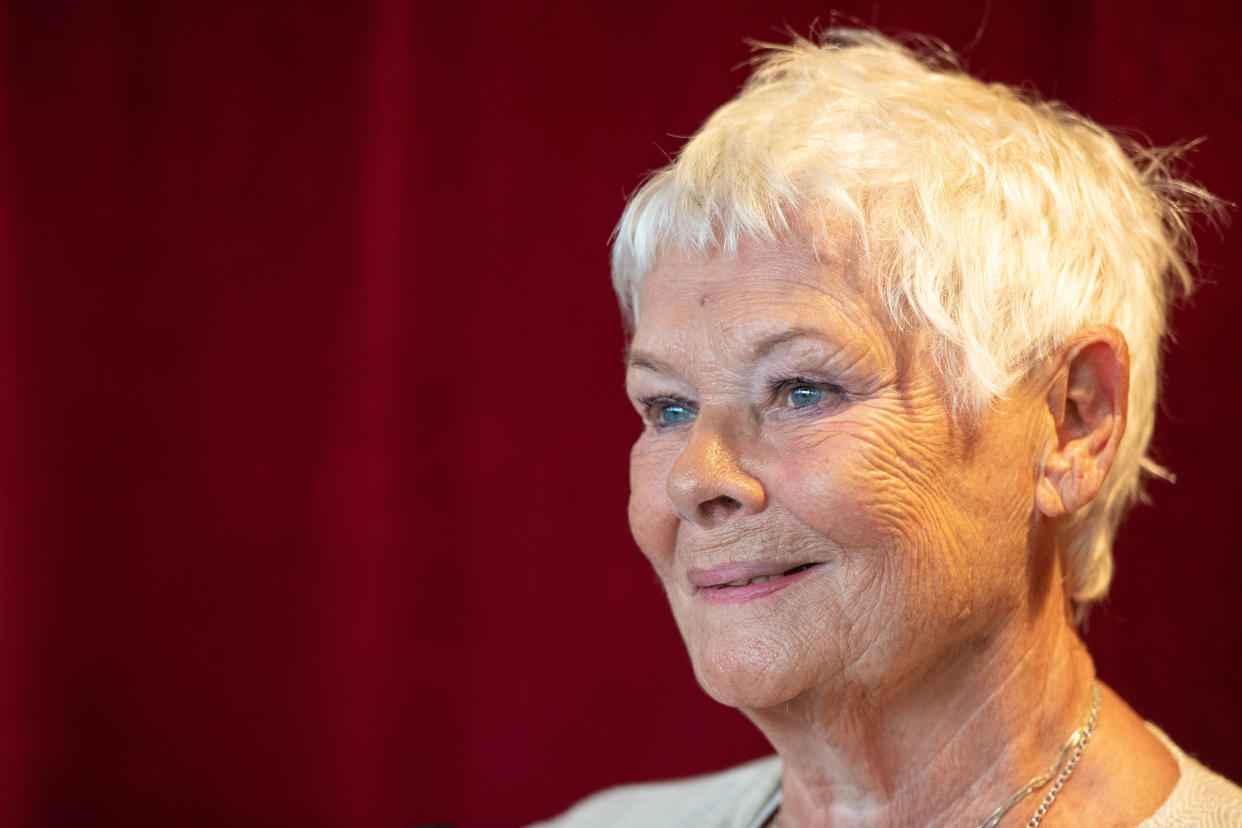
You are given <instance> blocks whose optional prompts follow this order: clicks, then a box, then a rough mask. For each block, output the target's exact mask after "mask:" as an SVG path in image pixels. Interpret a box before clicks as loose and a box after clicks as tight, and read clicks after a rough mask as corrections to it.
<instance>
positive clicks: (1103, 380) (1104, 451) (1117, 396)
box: [1035, 325, 1130, 517]
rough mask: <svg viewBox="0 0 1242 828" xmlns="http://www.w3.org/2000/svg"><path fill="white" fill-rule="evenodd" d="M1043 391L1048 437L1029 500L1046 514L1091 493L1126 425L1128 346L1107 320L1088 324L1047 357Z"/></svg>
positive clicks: (1062, 510)
mask: <svg viewBox="0 0 1242 828" xmlns="http://www.w3.org/2000/svg"><path fill="white" fill-rule="evenodd" d="M1052 362H1053V364H1054V365H1056V370H1055V373H1054V375H1053V380H1052V386H1051V387H1050V388H1049V390H1048V398H1047V404H1048V413H1049V414H1050V415H1051V420H1052V428H1053V432H1054V437H1053V440H1052V441H1051V443H1050V445H1049V447H1048V455H1047V457H1046V458H1045V459H1044V466H1043V470H1042V472H1041V473H1040V479H1039V484H1038V485H1037V487H1036V489H1035V505H1036V507H1037V508H1038V509H1039V511H1040V512H1042V513H1043V514H1045V515H1047V516H1048V517H1057V516H1059V515H1063V514H1067V513H1069V512H1072V511H1074V510H1075V509H1078V508H1079V507H1081V506H1083V505H1085V504H1086V503H1087V502H1089V501H1090V500H1091V498H1093V497H1095V495H1096V493H1097V492H1098V491H1099V490H1100V486H1101V485H1102V484H1103V483H1104V478H1105V477H1106V476H1107V475H1108V470H1109V469H1110V468H1111V467H1112V465H1113V458H1114V457H1115V456H1116V454H1117V446H1118V444H1119V443H1120V442H1121V435H1122V434H1124V433H1125V430H1126V406H1127V403H1128V401H1129V397H1130V351H1129V349H1128V348H1127V346H1126V338H1125V336H1124V335H1122V333H1121V331H1119V330H1117V329H1116V328H1114V327H1113V326H1112V325H1092V326H1091V327H1089V328H1086V329H1084V330H1082V331H1080V332H1079V333H1078V334H1077V335H1075V336H1073V337H1071V338H1070V340H1069V341H1068V342H1066V343H1065V344H1064V345H1062V346H1061V348H1060V349H1058V351H1057V353H1056V355H1054V357H1053V361H1052Z"/></svg>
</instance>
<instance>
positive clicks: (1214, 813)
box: [1141, 724, 1242, 828]
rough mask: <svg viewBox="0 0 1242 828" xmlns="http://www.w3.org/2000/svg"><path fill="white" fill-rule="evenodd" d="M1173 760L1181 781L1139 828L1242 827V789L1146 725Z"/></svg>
mask: <svg viewBox="0 0 1242 828" xmlns="http://www.w3.org/2000/svg"><path fill="white" fill-rule="evenodd" d="M1148 727H1150V728H1151V730H1152V732H1153V733H1155V734H1156V736H1157V737H1159V739H1160V740H1161V741H1162V742H1164V745H1165V747H1167V748H1168V749H1169V752H1170V753H1172V754H1173V757H1174V758H1175V759H1176V760H1177V765H1178V769H1179V770H1180V771H1181V778H1179V779H1178V780H1177V786H1176V787H1174V788H1173V792H1172V793H1171V794H1169V798H1168V799H1167V800H1165V802H1164V804H1163V805H1161V806H1160V809H1159V810H1157V811H1156V813H1154V814H1153V815H1152V816H1151V818H1150V819H1148V820H1146V821H1145V822H1143V824H1142V826H1141V828H1238V826H1242V788H1239V787H1238V786H1237V785H1235V784H1233V783H1232V782H1230V781H1229V780H1228V779H1226V778H1225V777H1223V776H1221V775H1219V774H1216V773H1213V772H1212V771H1210V770H1208V769H1207V768H1205V767H1204V766H1203V765H1201V764H1199V763H1198V762H1197V761H1195V760H1194V759H1193V758H1192V757H1190V756H1188V755H1186V753H1185V752H1184V751H1182V749H1181V748H1179V747H1178V746H1177V745H1175V744H1173V740H1172V739H1170V738H1169V737H1168V736H1166V735H1165V734H1164V733H1163V732H1162V731H1161V730H1160V729H1159V728H1157V727H1155V726H1154V725H1151V724H1149V725H1148Z"/></svg>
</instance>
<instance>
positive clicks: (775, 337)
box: [625, 326, 832, 374]
mask: <svg viewBox="0 0 1242 828" xmlns="http://www.w3.org/2000/svg"><path fill="white" fill-rule="evenodd" d="M798 339H813V340H815V341H817V342H820V343H825V344H827V343H830V342H831V341H832V340H831V338H830V337H829V336H828V335H827V333H826V332H824V331H821V330H819V329H817V328H807V327H802V326H799V327H794V328H789V329H787V330H783V331H778V332H776V333H774V334H771V335H770V336H765V337H764V338H763V339H761V340H759V341H758V342H756V343H755V345H754V347H753V348H752V349H751V354H750V359H751V362H758V361H759V360H761V359H764V358H765V357H767V356H768V355H769V354H771V353H772V352H773V351H774V350H776V349H777V348H779V347H781V346H782V345H787V344H789V343H790V342H793V341H794V340H798ZM625 367H626V368H640V369H642V370H645V371H651V372H653V373H657V374H672V373H675V372H674V370H673V367H672V366H671V365H670V364H669V363H667V362H665V361H664V360H662V359H660V358H659V357H657V356H655V355H653V354H649V353H647V352H646V351H638V350H635V349H633V348H629V347H627V348H626V349H625Z"/></svg>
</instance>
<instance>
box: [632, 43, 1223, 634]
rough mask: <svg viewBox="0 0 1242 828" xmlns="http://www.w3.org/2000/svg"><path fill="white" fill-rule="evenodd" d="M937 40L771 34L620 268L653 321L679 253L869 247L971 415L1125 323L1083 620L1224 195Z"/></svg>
mask: <svg viewBox="0 0 1242 828" xmlns="http://www.w3.org/2000/svg"><path fill="white" fill-rule="evenodd" d="M924 47H925V48H923V49H921V50H920V51H919V52H917V53H916V52H915V51H914V50H912V49H911V48H908V47H906V46H904V45H902V44H899V43H897V42H894V41H893V40H890V39H888V38H886V37H884V36H882V35H879V34H877V33H875V32H871V31H866V30H857V29H833V30H829V31H827V32H826V33H825V34H824V35H823V36H822V41H821V43H818V44H817V43H814V42H811V41H809V40H804V39H801V38H798V39H795V40H794V41H793V42H792V43H791V44H789V45H783V46H768V47H766V51H765V52H764V53H763V54H761V55H760V57H759V58H757V59H756V65H755V70H754V72H753V73H752V75H751V77H750V78H749V80H748V81H747V82H746V84H745V86H744V87H743V89H742V91H741V92H740V93H739V94H738V95H737V97H735V98H734V99H733V100H731V101H729V102H728V103H726V104H725V105H724V106H722V107H720V108H719V109H718V110H716V112H715V113H713V114H712V116H711V117H710V118H709V119H708V120H707V122H706V123H705V124H704V125H703V127H702V128H701V129H700V130H699V131H698V132H697V133H696V134H695V135H694V136H693V137H692V138H691V139H690V141H689V142H688V143H687V144H686V145H685V146H684V147H683V148H682V149H681V151H680V152H679V153H678V155H677V157H676V159H675V160H674V161H673V163H671V164H669V166H667V167H665V168H664V169H662V170H659V171H657V172H655V173H654V174H652V175H651V176H650V178H648V180H647V181H646V183H645V184H643V186H642V187H640V188H639V190H638V191H637V192H636V193H635V194H634V195H633V197H632V198H631V199H630V201H629V203H628V205H627V206H626V208H625V212H624V214H623V215H622V217H621V221H620V224H619V225H618V227H617V230H616V234H615V238H614V243H613V250H612V273H613V284H614V287H615V288H616V291H617V296H618V298H619V300H620V303H621V306H622V311H623V313H624V314H625V316H626V320H627V323H628V324H629V325H630V326H631V327H632V326H633V325H634V324H636V322H637V316H638V314H639V313H640V312H641V310H640V308H639V307H638V296H639V291H640V289H641V286H642V281H643V278H644V276H645V275H646V274H647V273H649V272H650V271H651V270H652V269H653V268H654V267H655V266H656V264H657V263H658V261H659V259H660V258H661V257H662V256H664V255H666V254H668V253H669V252H671V251H674V250H676V251H679V252H682V253H697V254H701V255H704V256H707V255H710V254H712V253H713V252H723V253H725V254H727V255H732V254H735V253H736V251H737V246H738V242H739V241H740V240H742V239H743V238H749V239H755V240H760V241H772V242H775V241H777V240H780V239H782V238H784V237H788V236H790V235H792V234H794V233H797V232H800V231H805V229H806V228H808V227H809V229H810V233H811V236H812V241H813V243H814V244H815V247H816V249H817V250H820V251H823V250H832V249H836V250H838V251H840V250H842V246H843V244H845V245H848V247H850V248H852V249H854V250H861V251H864V253H863V254H862V255H865V256H867V257H868V262H867V264H868V265H869V270H870V272H871V273H872V278H874V280H875V287H876V289H877V292H878V295H879V296H880V297H881V299H882V300H883V304H884V307H885V310H886V312H887V314H888V315H889V318H890V321H891V322H892V323H893V325H894V326H895V327H897V328H903V327H909V326H910V325H919V326H923V327H925V328H926V329H928V330H929V331H930V332H931V334H932V343H933V344H932V348H933V355H934V358H935V362H936V365H937V367H938V369H939V371H940V372H941V374H942V377H943V378H944V381H945V386H946V388H947V394H948V396H949V400H948V402H949V403H950V404H951V405H952V407H953V408H954V410H957V411H959V412H968V413H970V414H971V415H977V414H978V412H979V411H981V410H982V408H983V407H985V406H987V405H989V404H991V403H992V402H993V401H994V400H995V399H997V398H998V397H1001V396H1003V395H1004V394H1005V392H1006V390H1007V389H1009V388H1010V387H1011V385H1012V384H1013V383H1015V382H1016V381H1018V380H1020V379H1021V378H1022V377H1023V376H1024V375H1025V374H1026V373H1027V372H1028V371H1029V370H1030V368H1031V367H1032V366H1033V365H1034V364H1035V362H1036V361H1037V360H1039V359H1040V358H1042V357H1044V356H1046V355H1048V354H1050V353H1052V352H1053V351H1054V350H1055V349H1056V348H1057V347H1058V346H1060V345H1061V344H1062V343H1064V342H1065V341H1066V340H1067V339H1068V338H1069V337H1070V336H1072V335H1073V334H1075V333H1077V332H1078V331H1080V330H1082V329H1083V328H1084V327H1086V326H1088V325H1090V324H1093V323H1101V322H1103V323H1108V324H1111V325H1114V326H1116V327H1117V328H1118V329H1120V330H1121V332H1122V333H1123V334H1124V335H1125V337H1126V340H1127V342H1128V343H1129V349H1130V365H1131V378H1130V398H1129V424H1128V427H1127V429H1126V432H1125V436H1124V437H1123V439H1122V441H1121V444H1120V446H1119V447H1118V451H1117V455H1116V458H1115V460H1114V462H1113V468H1112V471H1111V473H1110V474H1109V475H1108V477H1107V479H1106V480H1105V483H1104V485H1103V487H1102V488H1101V490H1100V492H1099V494H1098V495H1097V496H1096V497H1095V499H1094V500H1092V501H1091V503H1089V504H1088V505H1086V506H1084V507H1083V508H1082V509H1080V510H1079V511H1078V512H1076V513H1075V514H1073V515H1071V516H1070V519H1069V520H1068V521H1067V533H1066V535H1065V536H1064V544H1065V550H1066V554H1067V565H1068V569H1069V577H1070V583H1069V584H1068V589H1069V594H1070V597H1071V600H1072V601H1073V602H1074V605H1075V607H1076V608H1077V610H1078V612H1079V615H1080V617H1081V616H1082V614H1083V613H1084V612H1085V609H1086V608H1087V607H1089V606H1090V605H1091V604H1092V603H1094V602H1095V601H1098V600H1100V599H1101V598H1102V597H1103V596H1104V594H1105V593H1106V592H1107V590H1108V585H1109V582H1110V580H1111V579H1112V572H1113V560H1112V545H1113V537H1114V535H1115V534H1116V529H1117V525H1118V523H1119V522H1120V520H1121V517H1122V516H1123V514H1124V513H1125V512H1126V510H1127V509H1128V508H1129V506H1130V505H1131V504H1132V503H1133V502H1134V500H1135V499H1136V498H1137V497H1138V496H1139V494H1140V483H1141V480H1140V478H1141V471H1142V470H1144V469H1145V470H1147V471H1148V472H1151V473H1155V474H1164V471H1163V469H1161V468H1160V466H1158V465H1157V464H1155V463H1154V462H1153V461H1152V460H1151V459H1150V458H1148V457H1147V449H1148V445H1149V443H1150V441H1151V435H1152V429H1153V425H1154V421H1155V400H1156V393H1157V386H1158V381H1159V379H1158V374H1159V362H1160V348H1161V341H1162V339H1163V338H1164V335H1165V331H1166V315H1167V308H1168V304H1169V301H1170V299H1171V298H1173V297H1174V296H1176V295H1179V294H1183V293H1185V292H1187V291H1189V289H1190V287H1191V267H1192V264H1193V261H1194V240H1193V237H1192V236H1191V234H1190V232H1189V226H1188V217H1189V216H1190V214H1191V213H1192V212H1195V211H1197V210H1208V211H1210V210H1212V209H1214V206H1215V202H1214V200H1213V199H1212V197H1211V196H1210V195H1209V194H1208V193H1207V192H1206V191H1204V190H1202V189H1201V188H1199V187H1197V186H1195V185H1193V184H1189V183H1187V182H1184V181H1179V180H1177V179H1176V178H1175V177H1173V176H1172V175H1171V174H1170V173H1169V171H1168V165H1167V162H1168V160H1169V159H1170V158H1171V157H1172V156H1173V155H1174V153H1173V151H1168V150H1165V151H1162V150H1155V149H1151V148H1143V147H1140V146H1138V145H1137V144H1134V143H1132V142H1126V143H1127V145H1128V146H1129V148H1128V151H1127V150H1126V149H1123V148H1122V141H1121V139H1119V138H1117V137H1115V136H1113V135H1111V134H1110V133H1109V132H1108V131H1106V130H1105V129H1103V128H1101V127H1100V126H1098V125H1096V124H1095V123H1093V122H1091V121H1090V120H1088V119H1087V118H1085V117H1083V116H1082V115H1079V114H1078V113H1076V112H1074V111H1072V110H1071V109H1069V108H1068V107H1066V106H1064V105H1062V104H1060V103H1057V102H1049V101H1043V100H1038V99H1036V98H1034V97H1033V96H1032V95H1031V94H1028V93H1026V92H1023V91H1019V90H1016V89H1013V88H1011V87H1008V86H1004V85H1001V84H985V83H983V82H981V81H979V80H976V79H974V78H972V77H970V76H969V75H967V74H965V73H964V72H962V71H961V69H960V68H959V66H958V64H957V62H956V59H955V58H954V57H953V55H952V54H951V53H950V52H949V51H948V50H947V49H946V48H944V47H936V46H930V45H928V44H924ZM826 217H830V218H831V221H829V220H827V218H826ZM843 226H844V227H847V228H849V231H848V232H849V233H852V234H853V237H852V238H850V239H847V240H843V239H842V238H840V233H841V228H842V227H843Z"/></svg>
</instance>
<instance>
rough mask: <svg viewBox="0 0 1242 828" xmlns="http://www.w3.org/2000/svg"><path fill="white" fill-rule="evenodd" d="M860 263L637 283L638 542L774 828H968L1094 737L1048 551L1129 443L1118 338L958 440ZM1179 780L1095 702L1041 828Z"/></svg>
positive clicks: (1118, 709) (1056, 360)
mask: <svg viewBox="0 0 1242 828" xmlns="http://www.w3.org/2000/svg"><path fill="white" fill-rule="evenodd" d="M850 262H851V260H850V259H848V258H841V257H833V256H830V255H826V254H825V255H822V256H820V257H818V258H817V257H816V256H815V255H814V253H813V252H812V249H811V248H810V246H809V245H807V244H805V243H802V242H799V241H798V240H797V239H793V240H790V241H787V242H784V243H781V244H768V245H764V244H757V243H756V244H748V245H743V246H742V247H741V249H740V250H739V251H738V254H737V255H736V256H722V255H716V256H713V257H711V258H709V259H707V260H702V259H698V258H693V257H683V256H676V255H669V256H667V257H665V259H664V260H663V261H662V262H660V263H659V265H658V266H657V267H656V268H655V269H654V270H653V271H652V272H651V273H650V274H648V276H647V277H646V280H645V282H644V284H643V288H642V291H641V295H640V297H639V309H638V311H639V312H638V324H637V326H636V329H635V333H634V337H633V340H632V342H631V346H630V351H629V354H628V357H627V362H628V368H627V375H626V385H627V391H628V394H629V396H630V398H631V400H632V401H633V403H634V405H635V408H636V409H637V410H638V412H639V414H640V416H641V417H642V418H643V422H644V425H643V431H642V433H641V435H640V436H639V438H638V440H637V441H636V443H635V445H634V448H633V452H632V455H631V498H630V525H631V528H632V531H633V534H634V537H635V539H636V540H637V542H638V545H639V547H640V548H641V549H642V551H643V553H644V554H645V555H646V556H647V558H648V559H649V560H650V561H651V564H652V566H653V567H654V568H655V570H656V572H657V573H658V575H659V577H660V579H661V581H662V582H663V584H664V587H665V590H666V592H667V594H668V599H669V603H670V605H671V606H672V610H673V614H674V617H675V618H676V620H677V624H678V627H679V628H680V630H681V633H682V636H683V638H684V639H685V642H686V646H687V648H688V650H689V653H690V657H691V661H692V663H693V665H694V670H695V673H696V675H697V677H698V679H699V681H700V683H701V684H702V685H703V687H704V689H705V690H706V691H707V692H708V693H709V694H710V695H712V696H713V697H714V698H716V699H717V700H719V701H721V702H723V703H725V704H728V705H732V706H736V707H739V708H741V709H742V711H743V712H745V713H746V714H747V715H748V716H749V717H750V718H751V719H752V721H754V722H755V723H756V724H757V725H758V726H759V727H760V728H761V729H762V730H763V731H764V733H765V734H766V735H767V737H768V739H769V740H770V741H771V742H772V744H773V746H774V747H775V748H776V749H777V751H778V752H779V753H780V754H781V756H782V758H783V760H784V773H783V782H782V788H783V792H784V800H783V803H782V805H781V817H780V821H781V825H782V826H785V828H796V826H806V825H816V826H822V825H833V826H840V825H857V826H861V825H974V824H978V822H979V820H980V819H982V818H983V817H984V816H986V815H987V814H988V813H989V812H990V811H991V810H992V809H993V808H994V807H995V806H996V805H997V804H998V803H999V802H1000V801H1002V800H1003V799H1004V797H1005V796H1007V795H1008V794H1009V793H1010V792H1012V791H1013V790H1015V789H1016V788H1018V787H1020V786H1021V784H1022V783H1024V782H1025V781H1026V780H1027V779H1030V778H1031V777H1032V776H1033V775H1036V774H1037V773H1040V772H1042V771H1043V770H1045V769H1046V768H1047V767H1048V763H1049V762H1050V761H1051V757H1055V756H1056V755H1057V752H1058V751H1059V748H1060V745H1061V744H1062V743H1063V741H1064V740H1065V738H1066V736H1067V734H1068V733H1070V732H1071V731H1072V730H1073V729H1074V728H1075V727H1078V726H1079V724H1080V723H1081V721H1082V718H1083V715H1084V711H1085V708H1086V701H1087V698H1088V696H1089V691H1090V685H1091V681H1092V679H1093V677H1094V667H1093V665H1092V663H1091V659H1090V656H1089V655H1088V654H1087V652H1086V649H1085V648H1084V647H1083V645H1082V642H1081V641H1080V640H1079V638H1078V636H1077V631H1076V630H1075V628H1074V625H1073V622H1072V618H1071V614H1070V610H1069V600H1068V596H1067V595H1066V593H1065V588H1064V583H1065V577H1066V573H1065V572H1064V570H1063V565H1062V560H1061V556H1060V554H1059V553H1058V549H1057V538H1058V527H1059V521H1060V519H1061V518H1062V517H1063V516H1064V515H1065V514H1067V513H1070V512H1073V511H1074V510H1076V509H1078V508H1081V507H1082V506H1084V505H1085V504H1086V503H1088V502H1089V501H1090V500H1091V498H1092V497H1094V496H1095V494H1096V491H1097V490H1098V488H1099V485H1100V482H1101V481H1102V480H1103V479H1104V477H1105V475H1106V474H1107V472H1108V468H1109V466H1110V464H1111V462H1112V458H1113V456H1114V453H1115V450H1116V446H1117V442H1118V441H1119V440H1120V437H1121V434H1122V433H1123V431H1124V426H1125V404H1126V403H1125V400H1126V397H1127V386H1126V383H1127V377H1128V357H1127V355H1126V346H1125V339H1124V337H1123V336H1121V334H1120V333H1119V332H1118V331H1117V330H1116V329H1114V328H1110V327H1109V326H1107V325H1097V326H1091V327H1089V328H1087V329H1084V330H1083V331H1082V332H1080V333H1079V334H1078V335H1077V336H1075V337H1072V338H1071V339H1070V341H1068V342H1066V343H1064V344H1063V345H1062V346H1061V347H1060V348H1059V349H1058V352H1057V353H1055V354H1053V355H1051V356H1050V357H1049V358H1048V359H1046V360H1044V361H1042V362H1041V363H1040V364H1038V365H1036V366H1033V367H1032V370H1031V372H1030V374H1029V376H1028V377H1027V378H1026V379H1024V380H1023V381H1021V382H1019V383H1018V384H1017V385H1016V386H1015V387H1013V388H1011V389H1010V390H1009V392H1008V394H1007V395H1006V397H1005V399H1004V400H1001V401H998V402H997V403H996V404H994V405H993V406H991V407H989V408H987V409H985V410H984V411H983V412H982V413H981V414H980V415H979V417H978V418H977V419H972V418H971V417H968V416H965V415H961V414H957V413H954V412H953V411H952V410H951V409H950V408H949V407H948V405H947V403H946V393H945V387H944V384H943V382H942V381H941V379H940V378H939V374H938V371H937V369H936V367H935V366H934V364H933V361H932V358H931V355H930V350H929V347H928V340H927V338H926V336H925V335H924V334H922V333H921V332H919V331H917V330H894V329H893V327H892V326H891V325H890V324H888V323H887V322H886V319H885V316H884V315H883V314H882V313H881V312H880V311H879V310H878V307H877V304H876V302H875V301H874V298H873V296H872V295H871V293H870V292H869V286H868V282H867V279H866V275H865V274H862V273H859V272H857V271H856V268H854V266H853V265H852V264H851V263H850ZM767 575H775V576H777V577H775V578H773V579H771V580H767V579H766V578H765V576H767ZM756 576H759V577H760V578H762V579H763V580H762V582H761V583H759V584H756V583H755V582H748V581H747V580H746V579H747V578H754V577H756ZM739 583H740V584H741V585H740V586H738V585H737V584H739ZM729 584H733V585H729ZM714 587H719V588H714ZM1177 773H1178V772H1177V767H1176V763H1174V762H1173V760H1172V758H1171V756H1170V755H1169V754H1168V752H1167V751H1166V750H1165V749H1164V748H1163V746H1162V745H1160V744H1159V742H1158V741H1156V740H1155V739H1154V737H1152V736H1151V734H1150V733H1149V732H1148V731H1147V729H1146V728H1145V727H1144V726H1143V723H1142V720H1141V719H1140V718H1139V717H1138V716H1137V715H1135V714H1134V712H1133V711H1132V710H1130V709H1129V708H1128V707H1127V706H1126V705H1125V703H1124V702H1123V701H1122V700H1121V699H1119V698H1118V697H1117V696H1116V695H1115V694H1113V693H1112V692H1111V691H1109V690H1107V689H1106V690H1105V703H1104V707H1103V710H1102V712H1101V714H1100V720H1099V724H1098V728H1097V732H1096V734H1095V736H1094V738H1093V740H1092V743H1091V753H1090V756H1089V760H1084V761H1083V763H1082V765H1081V767H1080V769H1079V770H1077V771H1076V773H1075V778H1074V780H1073V783H1072V784H1071V785H1068V786H1067V789H1066V791H1065V792H1064V793H1063V794H1062V795H1061V797H1060V798H1059V799H1058V802H1057V809H1056V810H1055V811H1053V812H1052V815H1051V817H1050V820H1049V821H1047V822H1046V823H1045V824H1048V825H1050V826H1053V828H1055V825H1056V824H1065V825H1072V824H1083V825H1087V824H1090V825H1135V824H1137V823H1138V822H1140V821H1141V820H1142V819H1143V818H1145V817H1146V816H1148V815H1150V814H1151V813H1153V812H1154V810H1155V808H1156V807H1158V805H1159V804H1160V803H1161V802H1162V801H1163V800H1164V797H1165V796H1167V794H1168V792H1169V791H1170V790H1171V789H1172V786H1173V785H1174V784H1175V783H1176V780H1177ZM1026 816H1029V815H1019V814H1016V813H1015V814H1014V817H1013V818H1014V819H1015V820H1025V818H1026ZM1014 824H1019V823H1018V822H1015V823H1014Z"/></svg>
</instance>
